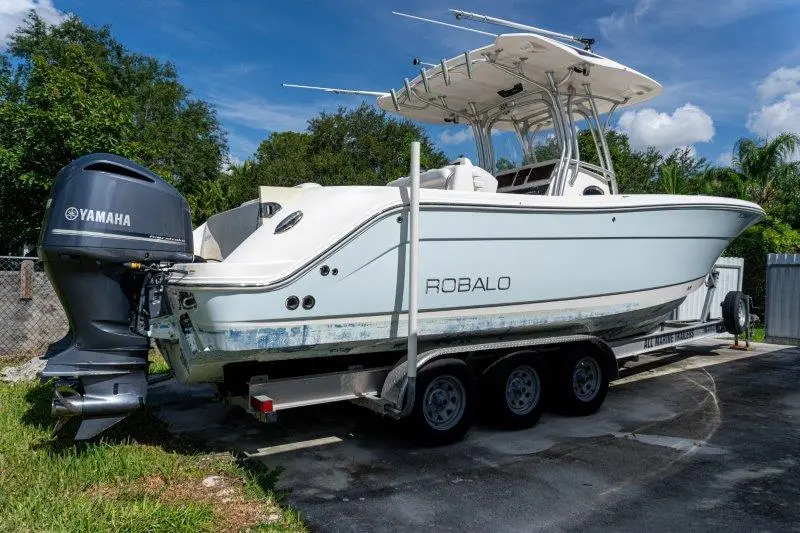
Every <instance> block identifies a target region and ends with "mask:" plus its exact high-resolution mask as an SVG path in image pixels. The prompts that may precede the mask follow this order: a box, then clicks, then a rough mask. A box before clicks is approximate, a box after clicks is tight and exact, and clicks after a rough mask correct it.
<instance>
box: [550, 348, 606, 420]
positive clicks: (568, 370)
mask: <svg viewBox="0 0 800 533" xmlns="http://www.w3.org/2000/svg"><path fill="white" fill-rule="evenodd" d="M559 363H560V364H559V365H558V366H557V371H556V376H555V380H554V381H555V383H554V386H555V387H556V390H557V394H556V396H557V401H558V404H557V405H556V408H557V409H558V410H559V411H562V412H563V413H564V414H567V415H571V416H586V415H590V414H592V413H595V412H597V410H598V409H600V406H601V405H603V402H604V401H605V399H606V394H607V393H608V373H607V371H606V369H605V366H604V365H603V361H601V360H600V358H599V356H598V354H597V353H596V352H595V351H593V350H590V349H588V348H587V347H586V346H582V345H578V346H574V347H570V348H568V349H567V350H566V351H565V352H564V354H563V355H562V356H561V360H560V361H559Z"/></svg>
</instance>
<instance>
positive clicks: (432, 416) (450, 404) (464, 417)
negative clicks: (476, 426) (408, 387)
mask: <svg viewBox="0 0 800 533" xmlns="http://www.w3.org/2000/svg"><path fill="white" fill-rule="evenodd" d="M473 390H474V385H473V378H472V373H471V372H470V370H469V368H467V365H466V363H464V361H461V360H459V359H443V360H440V361H434V362H432V363H430V364H428V365H425V366H424V367H422V368H421V369H420V370H419V373H418V375H417V389H416V398H415V400H414V408H413V409H412V410H411V414H409V415H408V419H407V422H408V429H409V430H410V431H411V432H412V437H414V438H415V439H416V440H417V441H419V442H420V443H422V444H425V445H429V446H441V445H444V444H451V443H453V442H456V441H459V440H461V439H462V438H463V437H464V435H465V434H466V433H467V430H469V427H470V425H471V424H472V412H473V408H472V402H473V394H472V393H473Z"/></svg>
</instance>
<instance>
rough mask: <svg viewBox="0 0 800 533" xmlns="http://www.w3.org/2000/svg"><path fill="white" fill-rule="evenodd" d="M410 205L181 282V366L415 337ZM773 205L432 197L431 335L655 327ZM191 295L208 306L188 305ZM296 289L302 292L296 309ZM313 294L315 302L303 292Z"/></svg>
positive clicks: (480, 338) (195, 372) (211, 376)
mask: <svg viewBox="0 0 800 533" xmlns="http://www.w3.org/2000/svg"><path fill="white" fill-rule="evenodd" d="M494 196H500V197H502V196H517V197H519V195H494ZM749 205H752V204H749ZM406 212H407V211H405V207H404V206H401V207H399V208H398V209H397V210H395V211H392V210H389V211H387V212H384V213H382V214H381V216H379V217H376V218H375V219H374V220H371V221H369V223H367V224H365V225H364V226H363V227H361V228H359V229H358V230H356V231H353V232H351V234H350V235H349V236H348V238H347V239H345V240H343V241H341V242H339V243H337V244H336V246H334V247H332V248H331V249H329V250H327V251H326V253H324V254H321V255H320V256H319V257H318V258H315V259H314V260H313V261H309V262H308V263H307V264H306V265H305V266H304V267H303V268H302V269H299V270H298V271H297V272H296V273H294V274H293V275H292V276H289V277H286V278H283V279H278V280H274V282H271V283H260V282H258V281H257V278H255V277H253V276H252V275H251V274H247V275H245V274H242V273H243V272H244V273H248V272H249V273H252V272H253V271H254V268H253V265H247V264H245V265H238V266H236V265H226V263H224V262H223V263H219V264H210V265H208V266H203V268H199V269H198V273H199V274H198V275H196V276H194V277H192V276H188V277H186V278H183V279H182V280H181V281H180V282H179V283H173V284H171V285H169V286H168V287H167V293H168V295H169V299H170V302H171V305H172V308H173V309H176V311H174V312H173V315H172V317H168V318H167V320H172V326H173V328H174V329H179V328H178V322H179V320H180V318H181V317H183V320H184V325H183V326H184V327H183V330H184V333H183V335H184V336H186V332H187V331H188V332H190V334H189V335H188V336H189V337H191V339H192V342H191V343H190V344H191V346H189V345H184V346H183V347H182V348H181V347H180V346H179V344H178V343H175V342H173V343H172V344H171V345H169V346H167V348H166V350H167V351H168V352H171V353H172V354H173V355H172V356H170V358H171V360H172V363H173V367H175V368H176V375H177V376H178V377H179V379H182V380H183V381H187V382H195V381H217V380H220V379H222V368H223V366H224V365H226V364H228V363H232V362H241V361H279V360H284V359H294V358H316V357H327V356H337V355H347V354H354V353H374V352H382V351H395V350H397V351H399V350H403V349H404V348H405V336H406V332H407V323H406V316H407V302H406V299H407V292H408V291H407V288H406V287H407V286H406V283H407V277H408V276H407V271H408V261H407V231H408V228H407V224H406V220H407V217H406ZM759 216H760V214H759V212H758V211H757V210H756V209H753V208H750V207H747V206H745V208H739V209H737V208H736V207H725V206H714V205H683V206H679V207H668V208H664V207H663V206H657V205H648V206H641V205H638V206H632V207H630V208H627V207H626V208H619V207H617V208H609V209H598V208H597V207H594V208H593V209H580V208H572V209H560V210H554V209H544V208H540V209H537V208H525V207H519V206H514V207H511V206H486V207H484V206H458V205H456V206H454V205H447V206H434V205H423V208H422V214H421V224H420V226H421V239H420V281H421V283H420V287H419V308H420V314H419V331H420V336H421V342H422V348H425V346H432V345H441V344H454V343H472V342H486V340H487V338H508V337H509V336H515V335H528V336H530V335H541V336H550V335H566V334H574V333H582V334H592V335H597V336H600V337H604V338H608V339H613V338H620V337H624V336H628V335H633V334H636V333H641V332H643V331H647V330H649V329H652V328H653V327H655V326H657V325H658V324H659V323H660V322H661V321H663V320H664V319H665V318H667V316H668V315H669V314H670V313H671V312H672V311H673V310H674V309H676V308H677V307H678V306H679V305H680V303H681V302H682V301H683V300H684V298H685V297H686V296H687V295H688V294H690V293H691V292H692V291H694V290H696V289H697V288H698V287H699V286H700V285H701V284H702V282H703V280H704V279H705V276H706V275H707V274H708V272H709V270H710V269H711V267H712V266H713V264H714V262H715V260H716V259H717V258H718V257H719V255H720V254H721V253H722V251H723V250H724V249H725V247H726V246H727V245H728V243H729V242H730V241H731V240H732V239H733V238H735V237H736V236H737V235H738V234H739V233H740V232H741V231H742V230H743V229H745V228H746V227H747V226H748V225H750V224H751V223H752V222H754V221H755V220H757V219H758V217H759ZM256 270H257V269H256ZM237 272H238V274H237ZM215 273H216V274H215ZM334 273H335V275H334ZM215 275H216V276H218V277H217V278H216V281H215V277H214V276H215ZM237 275H238V276H239V278H238V279H237ZM248 276H249V277H248ZM186 295H191V297H192V299H193V300H194V301H195V302H196V308H194V309H188V310H180V309H178V308H179V307H180V301H181V300H182V299H183V298H185V296H186ZM293 297H294V298H296V299H297V301H299V302H301V304H300V305H298V306H294V308H292V307H293V306H292V305H289V303H290V302H291V299H292V298H293ZM308 297H311V298H313V306H303V305H302V302H310V300H308ZM306 307H308V308H306ZM187 325H188V328H187V327H185V326H187ZM178 352H181V353H180V357H178V355H179V354H178Z"/></svg>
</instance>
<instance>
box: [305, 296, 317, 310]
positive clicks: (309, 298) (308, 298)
mask: <svg viewBox="0 0 800 533" xmlns="http://www.w3.org/2000/svg"><path fill="white" fill-rule="evenodd" d="M315 303H317V302H316V300H314V297H313V296H311V295H308V296H306V297H305V298H303V309H311V308H312V307H314V304H315Z"/></svg>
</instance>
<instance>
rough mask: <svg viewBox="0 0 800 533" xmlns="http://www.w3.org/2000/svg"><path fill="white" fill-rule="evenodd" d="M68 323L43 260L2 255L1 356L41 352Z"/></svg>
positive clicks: (21, 355)
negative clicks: (45, 270) (46, 272)
mask: <svg viewBox="0 0 800 533" xmlns="http://www.w3.org/2000/svg"><path fill="white" fill-rule="evenodd" d="M67 327H68V324H67V316H66V315H65V314H64V309H63V308H62V307H61V302H59V300H58V296H56V293H55V290H53V286H52V285H51V283H50V279H48V277H47V274H45V272H44V268H43V266H42V262H41V261H39V260H38V259H37V258H35V257H5V256H0V360H2V359H11V358H15V359H16V358H21V357H32V356H35V355H42V354H44V352H45V350H47V346H48V345H49V344H50V343H51V342H54V341H57V340H58V339H60V338H61V337H63V336H64V334H65V333H66V332H67Z"/></svg>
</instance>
